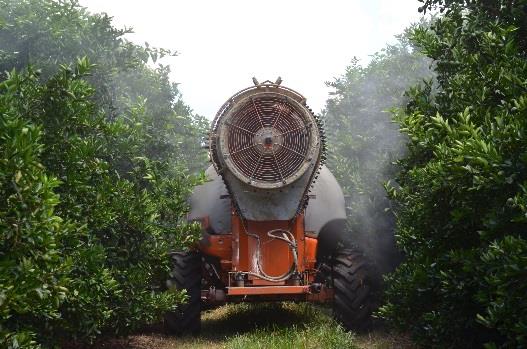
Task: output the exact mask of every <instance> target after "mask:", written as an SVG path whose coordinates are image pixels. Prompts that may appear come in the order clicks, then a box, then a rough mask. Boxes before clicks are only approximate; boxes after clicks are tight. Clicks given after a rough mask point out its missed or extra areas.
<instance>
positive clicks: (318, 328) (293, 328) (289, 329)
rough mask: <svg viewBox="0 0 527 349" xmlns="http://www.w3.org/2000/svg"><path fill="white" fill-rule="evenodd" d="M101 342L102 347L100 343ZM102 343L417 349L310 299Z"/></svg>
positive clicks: (162, 347) (214, 314) (198, 348)
mask: <svg viewBox="0 0 527 349" xmlns="http://www.w3.org/2000/svg"><path fill="white" fill-rule="evenodd" d="M98 347H101V345H99V346H98ZM102 347H103V348H112V349H114V348H119V349H120V348H133V349H146V348H149V349H154V348H159V349H176V348H177V349H219V348H222V349H242V348H243V349H260V348H261V349H263V348H265V349H267V348H277V349H297V348H298V349H319V348H320V349H333V348H335V349H342V348H350V349H365V348H372V349H388V348H390V349H391V348H400V349H414V348H416V347H415V346H413V345H412V343H411V342H410V341H409V340H408V339H407V338H405V337H404V336H401V335H391V334H389V333H387V332H386V331H382V330H378V331H375V332H371V333H368V334H361V335H354V334H352V333H350V332H347V331H345V330H344V329H343V328H342V327H341V326H340V325H338V324H337V323H336V322H335V321H334V320H333V319H332V318H331V316H330V313H329V311H328V310H326V309H323V308H318V307H314V306H312V305H310V304H294V303H272V304H230V305H226V306H223V307H220V308H217V309H214V310H211V311H207V312H204V313H203V314H202V333H201V335H200V336H199V337H183V338H176V337H171V336H165V335H163V334H160V333H149V334H142V335H136V336H131V337H130V338H128V339H127V340H120V341H112V342H108V343H106V344H105V345H103V346H102Z"/></svg>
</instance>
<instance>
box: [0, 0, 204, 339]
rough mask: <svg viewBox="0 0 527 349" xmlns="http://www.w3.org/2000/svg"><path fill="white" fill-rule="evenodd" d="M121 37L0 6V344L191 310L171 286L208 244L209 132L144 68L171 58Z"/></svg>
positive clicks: (63, 10) (68, 12) (62, 6)
mask: <svg viewBox="0 0 527 349" xmlns="http://www.w3.org/2000/svg"><path fill="white" fill-rule="evenodd" d="M123 34H124V31H119V30H116V29H114V28H113V27H112V26H111V22H110V19H109V18H108V17H107V16H99V15H91V14H88V13H86V11H85V10H84V9H82V8H81V7H79V5H78V4H77V3H76V2H74V1H61V2H55V1H49V0H27V1H8V0H6V1H2V0H0V38H1V40H2V43H6V44H5V45H3V46H2V48H1V49H0V68H1V69H2V70H7V71H9V72H7V71H6V72H5V73H4V72H3V73H2V74H3V75H1V76H0V197H1V198H2V200H1V201H0V233H1V235H2V239H1V241H0V347H8V348H38V347H39V346H40V345H42V346H44V347H48V346H53V345H60V344H61V343H63V342H65V341H71V340H75V341H79V342H90V341H92V340H94V339H95V338H97V337H98V336H101V335H116V334H117V335H124V334H126V333H129V332H130V331H133V330H135V329H137V328H139V327H141V326H144V325H145V324H148V323H152V322H154V321H158V320H159V318H160V316H161V314H162V313H163V312H165V311H166V310H168V309H170V308H172V307H173V306H174V305H175V304H176V303H177V302H180V301H181V300H182V295H181V294H179V293H174V292H169V291H167V290H166V288H165V285H164V281H165V279H166V275H167V272H168V270H169V265H168V262H169V258H168V253H170V251H172V250H174V249H179V248H182V247H184V246H188V245H189V244H192V243H194V242H195V239H196V237H197V236H198V234H199V226H198V225H196V224H187V223H186V222H185V213H186V210H187V205H186V201H185V200H186V197H187V195H188V194H189V192H190V190H191V188H192V186H193V185H194V184H196V183H197V182H199V181H200V180H201V177H196V176H195V175H192V174H191V173H192V172H195V171H196V170H197V169H199V168H201V166H202V160H203V158H204V155H203V152H202V151H201V150H200V149H199V147H200V144H199V136H200V133H201V132H202V130H203V126H204V121H203V119H202V118H200V117H198V116H195V115H193V114H192V112H191V111H190V109H189V108H188V107H187V106H186V105H185V104H184V103H183V102H182V101H181V100H180V96H179V93H178V91H177V87H176V86H175V85H173V84H171V83H170V81H169V80H168V74H169V70H168V68H166V67H162V66H160V67H157V68H150V67H149V65H148V64H147V63H148V61H149V59H155V58H156V56H159V55H162V54H167V51H166V50H158V49H152V48H149V47H146V48H142V47H140V46H136V45H133V44H130V43H128V42H126V41H125V40H124V39H122V35H123ZM84 54H86V55H87V56H89V57H93V60H94V61H95V64H94V63H92V60H91V58H90V59H88V58H77V57H80V56H84ZM28 63H32V64H34V65H35V66H37V67H38V68H41V69H39V70H35V68H33V67H32V66H28V65H27V64H28ZM70 63H72V64H70ZM14 68H16V69H14ZM20 71H22V72H20ZM4 198H5V199H4Z"/></svg>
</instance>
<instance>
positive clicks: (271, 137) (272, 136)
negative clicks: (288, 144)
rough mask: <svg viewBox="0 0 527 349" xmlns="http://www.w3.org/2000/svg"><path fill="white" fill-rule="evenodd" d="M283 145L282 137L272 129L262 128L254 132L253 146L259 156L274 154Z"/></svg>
mask: <svg viewBox="0 0 527 349" xmlns="http://www.w3.org/2000/svg"><path fill="white" fill-rule="evenodd" d="M282 143H283V136H282V133H281V132H280V131H278V130H277V129H276V128H274V127H263V128H261V129H260V130H258V131H257V132H256V134H255V135H254V138H253V144H254V145H255V147H256V150H257V151H258V152H259V153H260V154H271V155H273V154H275V153H276V152H277V151H278V150H280V147H281V146H282Z"/></svg>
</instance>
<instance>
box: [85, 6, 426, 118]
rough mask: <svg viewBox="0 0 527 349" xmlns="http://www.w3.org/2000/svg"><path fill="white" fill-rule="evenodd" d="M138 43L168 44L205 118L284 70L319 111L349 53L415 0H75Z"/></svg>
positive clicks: (177, 72)
mask: <svg viewBox="0 0 527 349" xmlns="http://www.w3.org/2000/svg"><path fill="white" fill-rule="evenodd" d="M80 3H81V4H82V5H83V6H85V7H87V8H88V9H89V10H90V11H91V12H106V13H108V14H109V15H110V16H112V17H113V18H114V20H113V23H114V25H115V26H117V27H118V28H123V27H131V28H133V30H134V33H133V34H128V36H127V38H128V39H129V40H131V41H133V42H135V43H138V44H144V42H148V43H149V44H150V45H152V46H157V47H163V48H168V49H172V50H175V51H177V52H178V55H177V56H176V57H169V58H165V59H163V60H162V61H161V63H162V64H165V65H166V64H169V65H170V66H171V68H172V73H171V79H172V80H173V81H174V82H177V83H179V88H180V91H181V92H182V94H183V100H184V101H185V102H186V103H187V104H188V105H189V106H190V107H191V108H192V109H193V110H194V111H195V112H196V113H198V114H201V115H204V116H206V117H208V118H210V119H212V118H213V117H214V115H215V114H216V112H217V110H218V109H219V108H220V107H221V105H222V104H223V103H224V102H225V101H226V100H227V99H228V98H229V97H230V96H231V95H233V94H234V93H236V92H237V91H238V90H241V89H243V88H245V87H248V86H251V85H252V84H253V83H252V77H253V76H254V77H256V78H257V79H258V80H259V81H260V82H262V81H264V80H271V81H275V80H276V78H277V77H278V76H281V77H282V80H283V83H282V84H283V85H285V86H287V87H290V88H293V89H295V90H297V91H298V92H300V93H301V94H303V95H304V96H305V97H306V98H307V103H308V105H309V106H310V107H311V108H312V109H313V110H314V111H315V112H319V111H320V110H321V109H322V108H323V107H324V105H325V101H326V100H327V98H328V93H329V92H330V89H329V88H328V87H327V86H326V85H325V82H326V81H331V80H333V79H334V78H335V77H338V76H340V75H342V74H343V73H344V72H345V69H346V66H347V65H348V64H349V63H350V62H351V60H352V58H353V57H358V58H359V59H360V60H361V62H362V63H363V64H367V62H368V61H369V57H370V55H372V54H373V53H375V52H377V51H379V50H380V49H382V48H383V47H384V46H385V45H386V44H387V43H393V42H395V38H394V35H396V34H399V33H401V32H402V31H403V30H404V28H406V27H407V26H408V25H410V24H411V23H412V22H416V21H418V20H419V18H420V14H419V13H418V11H417V8H418V7H419V5H420V3H419V2H418V1H417V0H324V1H320V0H319V1H312V0H260V1H254V0H223V1H219V0H148V1H144V0H80Z"/></svg>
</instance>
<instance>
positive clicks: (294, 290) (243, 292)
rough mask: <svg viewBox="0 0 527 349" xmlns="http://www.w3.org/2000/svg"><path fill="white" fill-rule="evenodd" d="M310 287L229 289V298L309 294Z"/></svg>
mask: <svg viewBox="0 0 527 349" xmlns="http://www.w3.org/2000/svg"><path fill="white" fill-rule="evenodd" d="M309 293H310V291H309V286H258V287H229V288H228V290H227V295H228V296H252V295H270V294H309Z"/></svg>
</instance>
